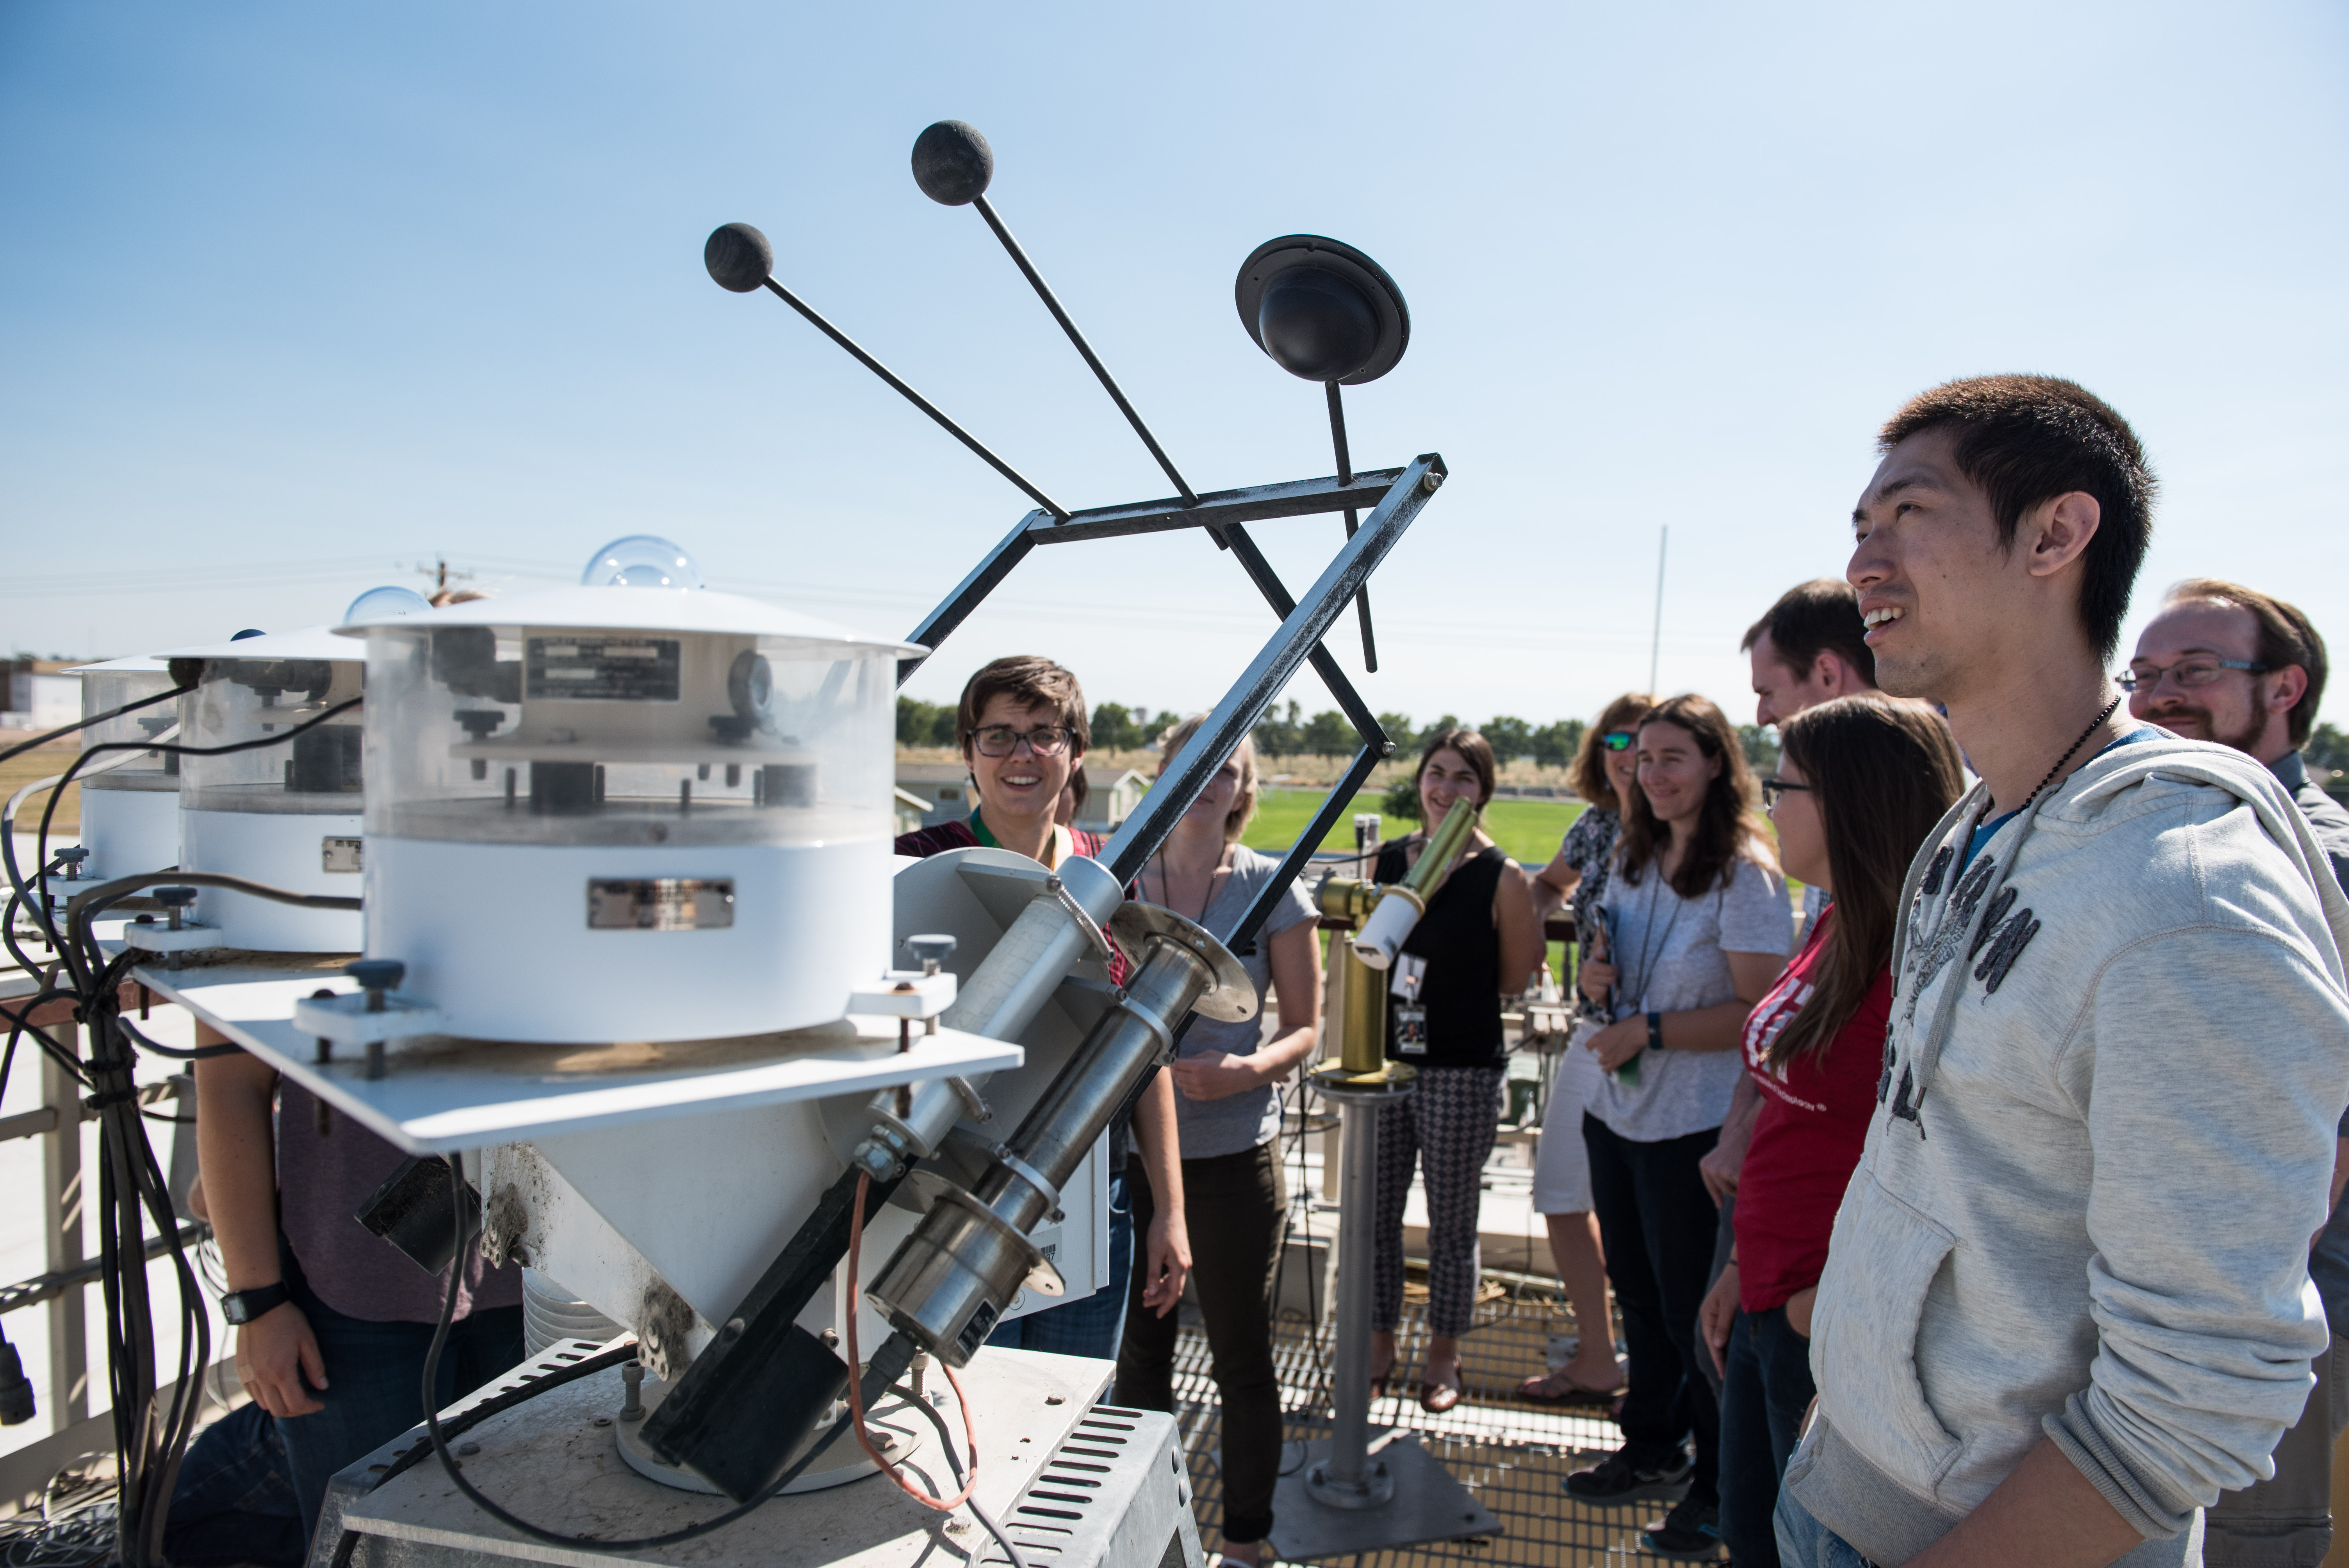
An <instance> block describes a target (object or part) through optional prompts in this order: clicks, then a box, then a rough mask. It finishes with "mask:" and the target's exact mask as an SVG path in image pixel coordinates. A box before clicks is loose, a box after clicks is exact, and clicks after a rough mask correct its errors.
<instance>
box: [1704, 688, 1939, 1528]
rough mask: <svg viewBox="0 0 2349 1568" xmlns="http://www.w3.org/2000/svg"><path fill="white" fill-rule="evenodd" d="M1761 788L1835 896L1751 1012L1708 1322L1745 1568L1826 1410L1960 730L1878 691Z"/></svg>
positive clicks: (1826, 712) (1807, 866)
mask: <svg viewBox="0 0 2349 1568" xmlns="http://www.w3.org/2000/svg"><path fill="white" fill-rule="evenodd" d="M1779 745H1780V748H1781V751H1780V755H1779V758H1778V772H1777V776H1776V777H1775V778H1773V779H1764V780H1763V781H1762V793H1763V799H1764V802H1765V803H1766V804H1767V805H1768V807H1769V810H1770V819H1771V820H1772V822H1774V823H1775V825H1776V827H1777V830H1778V858H1779V860H1780V861H1781V862H1782V863H1783V864H1784V865H1785V868H1786V874H1787V875H1788V876H1790V877H1794V878H1796V879H1798V880H1800V881H1803V882H1808V883H1810V884H1812V885H1813V886H1815V887H1817V888H1819V889H1821V890H1823V891H1824V892H1826V893H1827V894H1829V895H1830V898H1831V900H1832V902H1830V903H1828V904H1827V906H1826V909H1824V910H1822V911H1821V912H1820V913H1819V916H1818V918H1817V919H1816V920H1815V921H1814V922H1812V923H1811V929H1810V930H1809V932H1807V933H1806V934H1805V939H1804V942H1803V945H1802V948H1801V950H1800V951H1799V952H1797V953H1796V954H1795V958H1794V961H1793V962H1792V963H1790V964H1788V965H1786V968H1785V973H1784V974H1782V975H1779V976H1778V981H1777V984H1776V985H1774V986H1772V987H1771V989H1770V992H1769V994H1768V995H1765V996H1764V997H1763V999H1762V1002H1761V1004H1760V1006H1756V1007H1755V1008H1754V1011H1753V1013H1752V1015H1751V1016H1749V1017H1748V1018H1747V1019H1746V1023H1745V1036H1744V1051H1745V1067H1746V1070H1747V1071H1748V1072H1750V1073H1751V1074H1752V1075H1753V1077H1754V1083H1755V1085H1756V1087H1757V1088H1760V1090H1761V1092H1762V1112H1761V1116H1760V1118H1759V1119H1757V1120H1756V1121H1755V1123H1754V1141H1753V1144H1752V1145H1751V1147H1750V1148H1749V1149H1748V1150H1747V1152H1746V1155H1745V1168H1744V1171H1743V1172H1742V1174H1741V1175H1740V1177H1739V1180H1738V1184H1737V1215H1736V1222H1735V1223H1736V1232H1737V1245H1736V1248H1735V1250H1734V1251H1733V1253H1731V1254H1730V1262H1729V1267H1728V1268H1726V1269H1725V1270H1723V1272H1722V1275H1721V1279H1720V1281H1719V1282H1718V1283H1717V1284H1714V1286H1713V1290H1712V1293H1711V1294H1710V1295H1707V1296H1706V1297H1705V1302H1704V1310H1703V1313H1702V1319H1701V1326H1702V1330H1703V1334H1704V1337H1705V1341H1706V1343H1707V1344H1708V1345H1709V1346H1712V1350H1713V1364H1714V1365H1715V1366H1716V1367H1719V1368H1720V1369H1721V1373H1722V1390H1721V1534H1722V1539H1723V1542H1725V1543H1726V1544H1727V1545H1728V1547H1729V1552H1730V1558H1731V1560H1732V1561H1733V1562H1734V1563H1736V1564H1737V1568H1776V1565H1777V1563H1778V1542H1777V1537H1776V1535H1775V1532H1774V1530H1773V1527H1772V1524H1771V1515H1772V1513H1773V1512H1774V1511H1775V1509H1776V1508H1777V1503H1778V1482H1779V1480H1780V1478H1781V1477H1782V1476H1784V1475H1785V1470H1786V1459H1787V1456H1788V1455H1790V1454H1791V1453H1793V1452H1794V1449H1795V1438H1796V1436H1797V1434H1798V1431H1799V1429H1800V1427H1801V1423H1802V1418H1803V1412H1804V1410H1805V1409H1806V1408H1808V1407H1809V1405H1810V1402H1811V1397H1812V1394H1813V1391H1814V1390H1813V1388H1812V1387H1811V1368H1810V1329H1811V1305H1812V1303H1813V1302H1814V1301H1815V1300H1816V1297H1817V1295H1818V1283H1819V1274H1820V1273H1821V1271H1822V1270H1823V1269H1825V1267H1826V1260H1827V1233H1828V1232H1829V1231H1830V1230H1831V1229H1832V1228H1833V1226H1834V1223H1835V1214H1836V1208H1837V1204H1839V1203H1840V1202H1842V1201H1843V1190H1844V1187H1845V1185H1846V1184H1847V1183H1848V1182H1849V1181H1850V1180H1851V1172H1852V1169H1853V1167H1855V1166H1857V1164H1858V1163H1859V1155H1860V1146H1861V1145H1862V1144H1863V1143H1864V1142H1865V1141H1866V1140H1867V1137H1868V1119H1869V1115H1870V1113H1871V1112H1872V1111H1873V1110H1874V1109H1875V1108H1876V1084H1877V1078H1878V1076H1879V1075H1880V1073H1881V1071H1882V1066H1883V1057H1884V1026H1885V1021H1886V1018H1887V1016H1888V1015H1889V1013H1890V1011H1891V1006H1892V972H1891V967H1890V965H1891V959H1892V927H1893V923H1894V920H1895V918H1896V916H1897V914H1898V913H1899V911H1898V905H1899V900H1900V884H1901V880H1902V878H1903V877H1904V876H1905V875H1906V873H1907V872H1908V870H1909V861H1910V860H1911V859H1912V858H1913V857H1914V856H1915V855H1916V852H1917V847H1918V845H1920V844H1921V843H1923V842H1924V841H1925V839H1926V835H1927V834H1929V833H1930V831H1931V830H1932V829H1933V825H1934V824H1935V823H1936V822H1937V821H1939V820H1940V818H1941V815H1942V813H1944V812H1946V811H1947V810H1949V809H1950V807H1951V805H1952V804H1953V803H1954V802H1955V801H1956V800H1957V799H1958V797H1959V795H1960V794H1961V793H1962V792H1963V790H1964V775H1965V769H1964V767H1963V765H1962V764H1961V760H1960V758H1959V756H1958V748H1957V743H1956V742H1955V741H1954V740H1952V739H1951V736H1950V727H1949V725H1948V724H1947V723H1946V722H1944V721H1943V719H1942V718H1941V717H1940V715H1939V714H1936V713H1935V712H1934V711H1933V710H1932V709H1930V708H1929V707H1923V706H1921V705H1920V704H1916V703H1909V702H1902V701H1899V700H1898V699H1896V698H1892V697H1888V696H1878V695H1877V694H1875V693H1869V694H1867V695H1864V696H1847V697H1839V698H1837V699H1836V700H1835V701H1833V702H1828V703H1822V704H1821V705H1819V706H1818V707H1814V708H1809V709H1806V710H1805V711H1804V712H1803V713H1802V714H1801V715H1799V716H1798V717H1795V718H1792V719H1789V720H1787V721H1786V724H1785V727H1784V728H1783V729H1782V730H1781V732H1780V736H1779Z"/></svg>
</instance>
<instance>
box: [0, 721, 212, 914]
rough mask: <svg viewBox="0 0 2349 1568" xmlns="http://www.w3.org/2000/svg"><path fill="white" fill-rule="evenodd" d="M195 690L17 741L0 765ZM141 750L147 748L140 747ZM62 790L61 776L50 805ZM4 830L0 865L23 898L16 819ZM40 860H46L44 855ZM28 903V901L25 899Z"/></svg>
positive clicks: (1, 754)
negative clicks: (82, 731)
mask: <svg viewBox="0 0 2349 1568" xmlns="http://www.w3.org/2000/svg"><path fill="white" fill-rule="evenodd" d="M195 689H196V688H195V686H193V685H192V684H191V685H188V686H173V687H172V688H171V690H169V691H166V692H158V693H157V694H156V695H155V696H142V697H140V699H139V700H138V701H137V702H127V703H124V704H123V705H122V706H121V707H118V708H111V709H109V710H108V711H107V712H105V713H94V714H91V715H90V716H89V717H87V718H85V719H82V720H80V721H79V722H78V723H75V724H68V725H67V726H66V727H64V728H62V729H53V730H51V731H49V732H48V733H47V735H36V736H35V737H34V738H32V739H30V740H26V741H23V742H20V743H19V744H17V745H15V746H12V747H10V748H8V749H7V750H5V751H0V762H5V761H7V760H8V759H9V758H12V757H18V756H22V755H23V754H24V753H26V752H27V751H31V750H33V749H35V748H38V747H43V746H47V744H48V743H49V742H50V741H52V740H57V739H59V738H62V737H65V736H68V735H71V734H73V733H74V732H75V731H76V730H79V729H87V728H88V727H90V726H91V725H93V724H104V723H105V722H106V721H107V720H109V719H110V718H120V717H122V716H123V715H124V714H126V713H136V712H138V711H139V710H140V708H142V707H154V706H155V705H156V704H157V703H159V702H168V701H170V700H171V698H173V697H177V696H186V695H187V694H188V693H189V692H191V691H193V690H195ZM140 749H146V748H140ZM83 755H84V756H88V752H84V753H83ZM65 787H66V779H65V776H63V775H60V776H59V778H58V780H57V785H56V787H55V788H54V789H51V790H50V791H49V800H50V804H52V805H55V804H56V802H57V796H58V795H60V794H62V793H64V791H65ZM7 827H8V831H6V832H0V863H5V865H6V867H7V870H8V885H9V886H10V887H11V888H12V889H14V890H15V891H16V892H17V894H18V895H20V896H22V895H24V894H25V892H26V888H25V878H24V873H22V872H19V871H18V870H17V869H16V831H15V829H16V820H15V818H13V817H11V818H10V819H9V820H8V823H7ZM42 841H43V843H44V844H46V843H47V832H46V830H45V831H44V833H43V835H42ZM43 858H44V859H46V858H47V856H46V854H45V855H44V857H43ZM27 902H28V903H29V902H30V900H29V899H27Z"/></svg>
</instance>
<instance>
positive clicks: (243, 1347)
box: [236, 1301, 326, 1420]
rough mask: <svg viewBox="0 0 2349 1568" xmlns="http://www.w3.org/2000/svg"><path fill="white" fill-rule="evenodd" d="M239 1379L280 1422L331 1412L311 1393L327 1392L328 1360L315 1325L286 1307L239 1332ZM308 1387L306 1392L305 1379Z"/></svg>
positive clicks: (256, 1401)
mask: <svg viewBox="0 0 2349 1568" xmlns="http://www.w3.org/2000/svg"><path fill="white" fill-rule="evenodd" d="M236 1375H237V1377H238V1378H239V1380H241V1381H242V1382H243V1384H244V1387H245V1390H246V1392H248V1393H250V1394H251V1395H252V1396H253V1400H254V1404H256V1405H259V1406H260V1407H261V1408H263V1409H264V1410H266V1411H268V1412H269V1413H270V1414H271V1415H273V1416H275V1417H277V1418H279V1419H280V1420H283V1419H285V1418H287V1417H289V1416H314V1415H316V1414H317V1413H318V1412H319V1411H320V1410H323V1409H325V1408H326V1406H324V1405H322V1404H320V1403H319V1402H318V1400H317V1399H316V1397H315V1396H313V1395H312V1393H311V1392H310V1390H311V1389H313V1388H318V1389H323V1388H325V1387H326V1358H325V1357H322V1356H320V1355H319V1354H318V1336H316V1335H315V1334H313V1333H311V1332H310V1320H309V1319H308V1318H306V1317H305V1316H303V1315H302V1309H301V1308H300V1307H298V1306H296V1305H294V1304H293V1303H292V1302H290V1301H281V1302H279V1303H278V1304H277V1305H275V1306H273V1307H271V1308H270V1309H269V1310H268V1311H267V1312H264V1313H263V1314H262V1315H260V1316H259V1317H256V1318H254V1320H253V1321H252V1322H251V1323H248V1324H246V1325H244V1326H243V1327H241V1328H239V1329H238V1330H237V1331H236ZM305 1378H307V1379H308V1386H307V1387H305V1386H304V1379H305Z"/></svg>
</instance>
